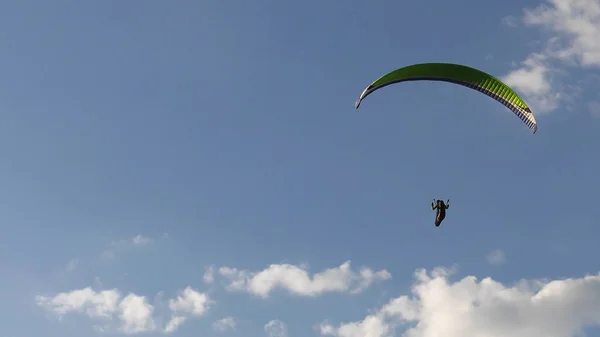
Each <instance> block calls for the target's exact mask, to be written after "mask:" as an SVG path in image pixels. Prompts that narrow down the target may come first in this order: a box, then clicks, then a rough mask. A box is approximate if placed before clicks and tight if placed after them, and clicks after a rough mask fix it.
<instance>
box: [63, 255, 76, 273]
mask: <svg viewBox="0 0 600 337" xmlns="http://www.w3.org/2000/svg"><path fill="white" fill-rule="evenodd" d="M78 264H79V258H78V257H75V258H73V259H71V260H70V261H69V262H68V263H67V267H66V269H67V271H69V272H70V271H73V270H75V268H76V267H77V265H78Z"/></svg>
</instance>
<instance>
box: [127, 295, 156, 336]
mask: <svg viewBox="0 0 600 337" xmlns="http://www.w3.org/2000/svg"><path fill="white" fill-rule="evenodd" d="M153 310H154V308H153V307H152V305H150V304H149V303H148V302H147V301H146V297H144V296H138V295H135V294H129V295H127V296H126V297H125V298H124V299H123V300H122V301H121V303H120V304H119V311H120V314H119V318H120V319H121V322H123V324H122V327H121V331H123V332H124V333H126V334H134V333H139V332H146V331H154V330H155V329H156V324H155V323H154V319H153V318H152V311H153Z"/></svg>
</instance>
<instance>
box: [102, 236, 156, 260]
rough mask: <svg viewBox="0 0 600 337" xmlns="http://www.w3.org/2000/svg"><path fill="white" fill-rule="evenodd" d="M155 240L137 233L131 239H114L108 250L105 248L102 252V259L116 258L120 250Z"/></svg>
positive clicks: (140, 245)
mask: <svg viewBox="0 0 600 337" xmlns="http://www.w3.org/2000/svg"><path fill="white" fill-rule="evenodd" d="M152 242H153V240H152V239H151V238H148V237H145V236H143V235H136V236H134V237H133V238H131V239H125V240H119V241H113V242H111V244H110V247H108V248H107V249H106V250H104V251H103V252H102V253H101V254H100V259H101V260H104V261H108V260H114V259H116V257H117V254H118V253H119V252H122V251H124V250H127V249H129V248H132V247H142V246H145V245H148V244H150V243H152Z"/></svg>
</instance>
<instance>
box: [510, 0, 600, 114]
mask: <svg viewBox="0 0 600 337" xmlns="http://www.w3.org/2000/svg"><path fill="white" fill-rule="evenodd" d="M523 22H524V23H525V25H527V26H530V27H540V28H542V29H543V30H544V31H546V32H549V33H550V37H549V38H548V39H547V40H546V41H545V43H544V46H543V48H542V49H541V50H540V51H538V52H536V53H533V54H531V55H529V56H528V57H527V58H526V60H525V61H524V62H523V63H522V66H521V67H520V68H518V69H516V70H514V71H512V72H511V73H509V74H508V75H506V76H505V77H504V78H503V79H504V80H505V81H507V84H509V85H511V86H514V87H515V89H517V90H520V91H522V92H523V94H524V96H525V97H526V99H527V100H528V101H530V102H531V104H530V105H531V107H532V110H534V112H537V113H543V112H548V111H552V110H555V109H556V108H558V106H559V104H560V103H561V102H562V101H565V100H568V99H569V96H571V95H573V94H577V93H578V92H579V91H580V89H581V88H579V87H577V86H575V85H563V84H562V83H560V82H559V81H558V80H557V79H556V78H555V76H554V75H556V74H559V73H565V72H566V71H561V70H560V65H563V66H580V67H590V66H600V39H598V36H600V2H599V1H598V0H548V1H546V3H544V4H542V5H539V6H538V7H536V8H534V9H525V10H524V17H523ZM569 88H572V89H569ZM570 90H573V91H574V93H570V92H569V91H570Z"/></svg>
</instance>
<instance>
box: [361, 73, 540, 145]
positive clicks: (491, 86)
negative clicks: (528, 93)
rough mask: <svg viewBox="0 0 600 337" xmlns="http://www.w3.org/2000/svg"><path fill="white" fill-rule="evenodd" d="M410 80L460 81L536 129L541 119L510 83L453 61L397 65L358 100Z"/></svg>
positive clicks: (457, 82)
mask: <svg viewBox="0 0 600 337" xmlns="http://www.w3.org/2000/svg"><path fill="white" fill-rule="evenodd" d="M406 81H442V82H449V83H454V84H459V85H462V86H465V87H469V88H471V89H474V90H477V91H479V92H482V93H484V94H485V95H487V96H489V97H491V98H493V99H495V100H496V101H498V102H500V103H502V104H503V105H504V106H506V107H507V108H508V109H510V110H511V111H512V112H513V113H514V114H515V115H517V117H519V118H520V119H521V120H522V121H523V122H524V123H525V125H527V127H528V128H529V129H531V131H533V133H535V132H536V131H537V122H536V120H535V117H534V116H533V113H532V112H531V109H529V106H528V105H527V104H526V103H525V101H524V100H523V99H522V98H521V97H520V96H519V95H518V94H517V93H516V92H515V91H514V90H512V89H511V88H510V87H509V86H508V85H506V84H505V83H503V82H502V81H500V80H499V79H497V78H495V77H494V76H492V75H490V74H487V73H485V72H483V71H481V70H477V69H474V68H471V67H467V66H464V65H460V64H452V63H421V64H413V65H410V66H407V67H404V68H400V69H396V70H394V71H392V72H390V73H387V74H385V75H383V76H382V77H380V78H379V79H377V80H376V81H375V82H373V83H371V85H369V86H368V87H367V88H366V89H365V90H363V92H362V94H361V95H360V97H359V98H358V100H357V101H356V108H357V109H358V107H359V106H360V103H361V102H362V101H363V100H364V99H365V97H367V96H368V95H370V94H371V93H373V92H374V91H376V90H378V89H381V88H383V87H386V86H388V85H390V84H394V83H399V82H406Z"/></svg>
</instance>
